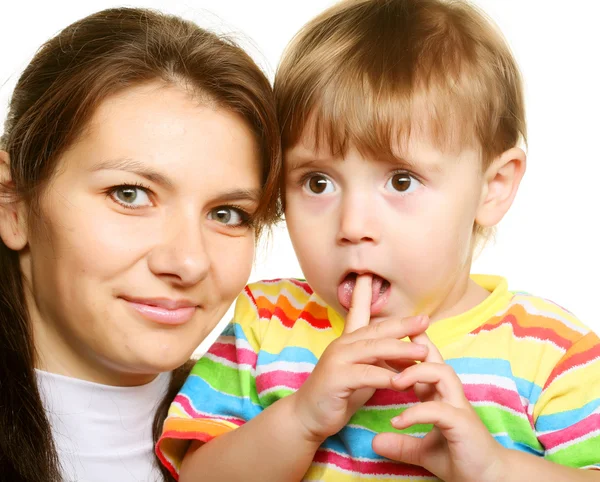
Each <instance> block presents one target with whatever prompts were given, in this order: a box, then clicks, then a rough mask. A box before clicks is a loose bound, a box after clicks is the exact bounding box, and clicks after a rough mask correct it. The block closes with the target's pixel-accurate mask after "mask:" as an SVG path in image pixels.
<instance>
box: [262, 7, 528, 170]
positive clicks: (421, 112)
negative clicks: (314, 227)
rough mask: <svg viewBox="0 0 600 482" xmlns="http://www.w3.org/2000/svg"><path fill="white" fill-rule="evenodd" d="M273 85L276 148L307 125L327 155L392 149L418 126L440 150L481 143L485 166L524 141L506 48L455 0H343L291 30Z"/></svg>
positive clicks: (519, 93)
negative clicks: (278, 142)
mask: <svg viewBox="0 0 600 482" xmlns="http://www.w3.org/2000/svg"><path fill="white" fill-rule="evenodd" d="M274 90H275V96H276V99H277V113H278V118H279V122H280V126H281V130H282V143H283V149H288V148H291V147H293V146H294V145H295V144H296V143H297V142H298V140H299V139H300V137H301V136H302V134H303V132H304V131H305V129H306V128H310V129H312V131H311V132H313V133H314V134H315V135H314V140H315V142H316V144H317V146H316V147H317V148H318V147H319V144H322V143H325V145H326V147H328V148H329V150H330V152H331V153H332V154H340V153H341V154H342V155H343V154H344V153H345V151H346V150H347V149H348V148H349V147H350V146H352V147H354V148H356V149H358V150H359V151H360V152H361V153H362V154H364V155H370V156H373V157H375V158H385V157H388V158H389V157H390V156H391V157H398V149H399V146H400V147H401V146H402V142H404V141H407V140H408V138H409V137H410V135H411V132H413V133H414V132H416V133H418V134H419V135H426V136H427V139H428V140H429V141H430V142H431V143H432V144H433V145H434V146H436V147H438V148H439V149H440V150H443V151H446V152H447V151H448V150H452V152H459V151H460V150H462V149H464V148H475V149H478V150H479V151H480V153H481V158H482V168H485V167H487V165H489V163H490V162H491V161H492V160H493V159H494V158H495V157H496V156H498V155H500V154H501V153H502V152H504V151H505V150H507V149H509V148H511V147H514V146H515V145H517V144H518V143H519V141H520V140H522V141H525V140H526V125H525V108H524V101H523V89H522V81H521V76H520V73H519V69H518V67H517V65H516V62H515V60H514V58H513V56H512V54H511V51H510V49H509V47H508V45H507V44H506V42H505V40H504V38H503V36H502V34H501V33H500V32H499V31H498V29H497V28H496V27H495V26H494V24H493V23H492V22H491V21H490V20H489V19H488V18H487V17H486V16H485V15H484V14H483V13H482V12H480V11H479V10H478V9H476V8H475V7H474V6H472V5H470V4H468V3H466V2H462V1H444V0H346V1H343V2H341V3H339V4H337V5H335V6H333V7H331V8H330V9H328V10H326V11H325V12H323V13H322V14H321V15H319V16H318V17H316V18H315V19H313V20H312V21H311V22H309V23H308V24H307V25H306V26H305V27H304V28H303V29H302V30H301V31H300V32H299V33H298V34H297V35H296V37H295V38H294V39H293V41H292V42H291V43H290V45H289V46H288V48H287V50H286V51H285V53H284V55H283V59H282V61H281V63H280V66H279V69H278V71H277V75H276V78H275V86H274Z"/></svg>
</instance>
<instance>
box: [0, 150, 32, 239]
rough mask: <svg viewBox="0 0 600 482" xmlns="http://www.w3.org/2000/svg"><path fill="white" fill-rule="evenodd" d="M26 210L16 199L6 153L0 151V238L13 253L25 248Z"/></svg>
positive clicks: (22, 203)
mask: <svg viewBox="0 0 600 482" xmlns="http://www.w3.org/2000/svg"><path fill="white" fill-rule="evenodd" d="M26 213H27V210H26V209H25V204H24V202H23V201H19V200H18V199H17V198H16V193H15V184H14V182H13V180H12V177H11V175H10V159H9V156H8V152H6V151H0V238H2V241H4V244H5V245H6V246H8V247H9V248H10V249H12V250H15V251H20V250H22V249H23V248H24V247H25V246H27V218H26Z"/></svg>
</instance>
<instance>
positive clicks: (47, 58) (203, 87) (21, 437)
mask: <svg viewBox="0 0 600 482" xmlns="http://www.w3.org/2000/svg"><path fill="white" fill-rule="evenodd" d="M152 80H161V81H163V82H165V83H180V84H182V85H184V86H185V87H186V88H189V89H191V90H192V91H194V92H197V93H199V94H200V95H201V98H202V99H204V100H206V101H207V102H209V103H210V104H211V105H215V106H217V107H220V108H223V109H226V110H229V111H232V112H235V113H237V114H238V115H239V116H240V118H241V119H243V120H244V122H246V123H247V125H248V126H249V127H250V128H251V131H252V132H253V133H254V134H255V137H256V140H257V145H258V147H259V152H260V162H261V166H260V168H261V171H262V188H263V195H262V200H261V203H260V206H259V209H258V211H257V214H256V216H255V226H256V229H257V232H259V231H260V229H261V228H262V227H263V226H266V225H269V224H270V223H272V222H274V221H275V220H276V219H277V218H278V216H279V212H280V208H279V205H278V201H277V199H278V178H279V169H280V141H279V129H278V125H277V121H276V113H275V106H274V102H273V98H272V90H271V87H270V85H269V82H268V80H267V78H266V77H265V75H264V74H263V72H261V70H260V69H259V68H258V67H257V66H256V64H255V63H254V62H253V61H252V59H251V58H250V57H249V56H248V55H247V54H246V53H245V52H244V51H243V50H242V49H240V48H239V47H238V46H237V45H235V44H234V43H232V42H231V41H229V40H227V39H225V38H220V37H218V36H217V35H215V34H213V33H211V32H207V31H206V30H203V29H201V28H200V27H198V26H197V25H195V24H194V23H192V22H189V21H186V20H183V19H181V18H178V17H174V16H170V15H165V14H161V13H158V12H154V11H151V10H145V9H135V8H118V9H108V10H104V11H101V12H98V13H95V14H93V15H90V16H88V17H86V18H84V19H82V20H80V21H78V22H75V23H74V24H72V25H70V26H69V27H67V28H65V29H64V30H63V31H61V32H60V33H59V34H58V35H57V36H55V37H54V38H52V39H50V40H49V41H48V42H46V43H45V44H44V45H43V46H42V47H41V49H40V50H39V51H38V52H37V54H36V55H35V57H34V58H33V60H32V61H31V63H30V64H29V65H28V66H27V68H26V69H25V71H24V72H23V74H22V75H21V77H20V79H19V81H18V83H17V86H16V88H15V90H14V94H13V96H12V100H11V103H10V110H9V114H8V118H7V120H6V124H5V132H4V135H3V137H2V139H1V141H0V147H1V148H2V149H5V150H6V151H7V152H8V154H9V158H10V172H11V176H12V183H11V184H10V185H5V186H0V188H2V189H1V190H0V194H1V195H2V197H3V202H14V201H16V200H19V199H23V200H25V201H26V202H27V203H28V204H29V205H30V206H31V207H35V206H36V203H37V202H38V200H39V197H40V194H41V193H42V192H43V189H44V186H45V184H46V183H47V181H48V180H49V179H50V178H51V176H52V174H53V173H54V171H55V166H56V162H57V160H58V158H59V157H60V156H61V154H62V153H63V152H64V151H65V150H66V149H67V148H68V147H69V146H70V145H72V144H73V142H74V141H75V140H76V139H77V137H78V136H79V135H80V134H81V133H82V129H84V128H85V126H86V125H87V123H88V121H89V120H90V118H91V116H92V115H93V113H94V110H95V109H96V107H97V106H98V105H99V103H100V102H102V100H103V99H105V98H106V97H107V96H109V95H111V94H115V93H116V92H119V91H121V90H123V89H126V88H128V87H130V86H134V85H138V84H141V83H143V82H148V81H152ZM23 290H24V287H23V280H22V275H21V270H20V265H19V254H18V253H17V252H15V251H12V250H10V249H9V248H8V247H7V246H6V245H5V244H4V243H2V242H1V241H0V343H1V345H0V427H2V429H1V430H0V473H1V474H2V476H3V477H4V478H6V480H11V481H39V480H49V481H55V480H60V479H61V476H60V468H59V463H58V459H57V454H56V449H55V447H54V444H53V440H52V434H51V430H50V426H49V423H48V419H47V417H46V415H45V413H44V410H43V406H42V402H41V399H40V395H39V392H38V389H37V384H36V380H35V374H34V369H33V368H34V362H35V347H34V346H33V343H32V338H31V329H30V322H29V315H28V313H27V309H26V305H25V297H24V292H23ZM187 371H189V366H188V365H186V366H185V367H182V368H181V369H180V370H178V371H176V373H175V375H174V377H173V381H172V384H171V387H170V390H169V394H167V397H169V396H171V394H172V393H173V392H176V391H177V389H178V388H179V387H180V386H181V383H182V379H183V376H184V375H185V374H186V373H187ZM167 405H168V400H166V399H165V401H164V402H163V403H162V405H161V409H160V410H159V411H158V413H157V419H156V420H155V436H156V435H157V433H156V432H157V431H158V430H157V429H156V427H160V426H161V424H162V421H163V420H164V417H165V415H166V409H165V407H166V406H167ZM163 473H164V474H165V478H166V479H168V480H171V477H170V476H168V475H167V473H166V471H165V472H163Z"/></svg>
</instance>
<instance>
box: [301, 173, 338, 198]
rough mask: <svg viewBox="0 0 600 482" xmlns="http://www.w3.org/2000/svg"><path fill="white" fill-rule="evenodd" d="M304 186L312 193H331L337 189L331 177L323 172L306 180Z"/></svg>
mask: <svg viewBox="0 0 600 482" xmlns="http://www.w3.org/2000/svg"><path fill="white" fill-rule="evenodd" d="M304 188H305V189H307V190H308V191H309V192H310V193H312V194H329V193H332V192H333V191H335V188H334V186H333V182H331V179H328V178H327V177H325V176H323V175H322V174H314V175H312V176H310V177H309V178H308V179H306V180H305V181H304Z"/></svg>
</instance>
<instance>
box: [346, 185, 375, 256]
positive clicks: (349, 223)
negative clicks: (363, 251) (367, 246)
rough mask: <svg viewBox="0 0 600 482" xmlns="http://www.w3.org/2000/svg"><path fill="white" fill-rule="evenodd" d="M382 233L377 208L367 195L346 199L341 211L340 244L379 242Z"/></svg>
mask: <svg viewBox="0 0 600 482" xmlns="http://www.w3.org/2000/svg"><path fill="white" fill-rule="evenodd" d="M380 234H381V233H380V229H379V223H378V220H377V216H376V215H375V209H373V206H372V203H371V202H370V201H369V199H368V198H367V197H366V196H355V197H353V198H346V199H344V201H343V202H342V205H341V212H340V224H339V229H338V235H337V242H338V244H342V245H343V244H358V243H378V242H379V239H380Z"/></svg>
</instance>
